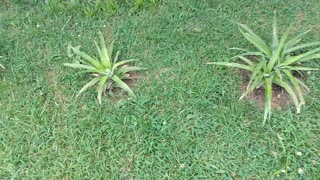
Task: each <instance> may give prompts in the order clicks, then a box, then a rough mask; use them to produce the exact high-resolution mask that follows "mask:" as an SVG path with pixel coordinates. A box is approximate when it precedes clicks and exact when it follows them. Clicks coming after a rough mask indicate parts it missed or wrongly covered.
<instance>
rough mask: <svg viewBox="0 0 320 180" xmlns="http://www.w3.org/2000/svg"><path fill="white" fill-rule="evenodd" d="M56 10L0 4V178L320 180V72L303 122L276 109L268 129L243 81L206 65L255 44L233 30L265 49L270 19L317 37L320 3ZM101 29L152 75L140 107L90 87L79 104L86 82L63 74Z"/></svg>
mask: <svg viewBox="0 0 320 180" xmlns="http://www.w3.org/2000/svg"><path fill="white" fill-rule="evenodd" d="M66 2H69V1H66ZM92 2H93V1H92ZM153 2H155V3H154V4H153ZM56 3H57V4H55V5H56V6H57V7H58V8H61V9H59V11H55V10H53V9H52V8H50V7H49V5H48V4H45V3H40V1H35V0H33V1H32V0H30V1H27V0H25V1H17V0H15V1H8V0H5V1H4V3H2V4H1V6H0V56H3V58H1V59H0V63H1V64H2V65H4V66H5V67H6V69H5V70H0V71H1V72H0V80H1V81H0V82H1V83H0V132H1V133H0V178H1V179H9V178H12V179H22V178H27V179H46V178H49V179H80V178H81V179H99V178H100V179H105V178H107V179H121V178H122V179H267V178H272V177H275V178H279V179H290V178H292V179H318V178H319V177H320V165H319V164H320V157H319V156H320V141H319V140H320V131H319V129H320V121H319V119H320V115H319V109H320V100H319V97H320V90H319V88H318V87H320V82H319V81H318V79H319V77H320V75H319V72H315V73H313V74H311V75H310V76H309V77H308V79H307V80H306V84H307V85H308V86H309V88H310V89H311V93H309V94H308V95H306V103H307V105H306V107H304V108H303V109H302V112H301V114H299V115H296V114H294V112H295V111H294V107H288V108H287V109H283V110H282V111H280V110H278V111H274V113H273V118H272V119H271V121H268V122H267V123H266V125H265V126H261V122H262V116H263V109H259V108H257V107H256V106H255V105H254V104H252V103H247V102H243V101H238V98H239V96H240V94H241V92H240V91H239V87H240V85H241V78H240V77H239V75H238V74H237V72H235V71H233V70H230V69H227V68H221V67H219V68H215V67H212V66H208V65H206V64H205V63H206V62H208V61H221V60H224V59H226V58H229V57H231V56H232V55H234V54H233V53H234V52H232V51H229V50H228V48H231V47H245V46H249V44H248V43H247V42H246V41H245V40H244V39H243V37H242V35H241V34H240V33H239V32H238V29H237V27H236V25H234V24H233V23H232V22H231V21H237V22H241V23H245V24H247V25H249V26H250V27H252V28H253V30H254V31H255V32H257V33H258V34H259V35H260V34H261V35H262V36H265V37H263V39H270V38H269V37H268V36H269V34H270V32H271V31H272V30H271V28H270V27H271V24H272V17H273V10H276V11H277V13H278V16H279V17H278V19H279V29H280V31H281V30H282V31H283V30H284V29H285V28H286V25H288V24H290V23H291V22H297V23H296V25H295V31H296V32H303V31H305V30H307V29H310V28H311V29H312V30H313V31H312V32H311V33H310V34H309V35H308V36H307V37H308V38H309V39H308V40H314V39H319V38H320V35H319V33H318V32H319V30H320V24H319V22H320V17H319V16H318V13H319V10H320V3H319V2H318V1H308V2H303V1H298V0H294V1H290V2H285V1H277V0H271V1H247V0H238V1H221V0H215V1H212V0H201V2H199V0H182V1H171V0H162V1H145V4H142V5H140V6H139V7H136V6H135V5H134V4H132V3H130V1H125V0H123V1H118V4H117V6H115V10H114V11H112V13H110V12H108V10H106V9H102V10H101V9H100V10H98V11H97V12H96V11H95V9H94V6H92V5H86V4H84V5H81V6H71V7H69V8H71V9H67V10H66V9H64V8H63V7H64V6H62V5H63V4H61V2H59V1H56ZM121 3H122V4H121ZM83 8H88V9H89V10H92V12H94V13H93V14H86V13H85V12H84V11H83ZM106 8H107V7H106ZM101 11H102V12H101ZM263 29H265V31H262V30H263ZM98 31H102V32H103V33H104V35H105V36H106V37H109V38H111V37H112V38H115V39H116V43H115V51H116V50H120V51H121V54H122V57H124V58H127V57H130V58H138V59H140V61H139V62H138V63H137V64H136V65H138V66H141V67H147V68H148V70H147V71H143V72H141V73H140V76H141V78H140V80H139V81H138V83H137V85H136V86H135V87H134V88H133V90H134V92H135V93H136V94H137V95H138V97H139V98H138V100H136V101H130V100H127V96H126V95H120V97H121V100H119V101H117V102H113V101H112V100H109V99H108V98H106V97H105V98H103V102H102V105H101V106H99V105H98V103H97V100H96V97H95V96H96V92H95V90H94V89H93V88H92V89H90V90H88V91H86V92H85V93H83V94H82V95H81V96H80V97H79V98H78V99H75V95H76V93H77V92H78V90H79V89H80V88H81V87H82V86H83V85H84V84H85V83H86V82H87V81H88V80H89V76H88V75H83V74H77V73H76V70H74V69H70V68H66V67H64V66H63V65H62V63H65V62H70V59H68V58H67V46H68V45H69V44H72V45H77V44H81V45H82V49H83V50H84V51H86V52H88V53H89V54H94V53H95V47H94V46H92V45H93V40H96V37H97V32H98ZM319 65H320V64H319V61H314V64H313V66H316V67H319ZM297 152H301V153H302V156H297V155H296V153H297ZM298 168H302V169H303V171H304V173H303V174H302V175H300V174H298V171H297V170H298ZM286 169H287V170H288V171H287V173H279V176H278V172H279V171H281V170H286Z"/></svg>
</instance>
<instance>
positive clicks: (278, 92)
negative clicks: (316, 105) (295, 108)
mask: <svg viewBox="0 0 320 180" xmlns="http://www.w3.org/2000/svg"><path fill="white" fill-rule="evenodd" d="M240 75H241V76H242V77H243V78H244V83H242V84H241V87H240V89H241V93H243V92H244V91H245V90H246V88H247V86H248V83H249V75H248V72H246V71H240ZM296 77H297V75H296ZM299 78H300V79H302V80H303V79H304V78H302V77H299ZM301 89H302V91H303V93H304V94H305V93H306V92H307V91H306V90H305V89H303V87H301ZM264 98H265V89H264V87H260V88H257V89H255V90H253V91H252V92H250V93H249V94H248V95H247V96H246V97H245V98H244V99H245V100H247V101H253V102H254V103H255V104H257V105H258V106H259V107H264V102H265V101H264ZM292 103H293V102H292V100H291V97H290V95H289V94H288V93H287V92H286V91H285V90H284V89H283V88H282V87H280V86H278V85H275V84H273V85H272V101H271V106H272V108H273V109H276V108H278V107H281V108H285V107H286V106H287V105H291V104H292Z"/></svg>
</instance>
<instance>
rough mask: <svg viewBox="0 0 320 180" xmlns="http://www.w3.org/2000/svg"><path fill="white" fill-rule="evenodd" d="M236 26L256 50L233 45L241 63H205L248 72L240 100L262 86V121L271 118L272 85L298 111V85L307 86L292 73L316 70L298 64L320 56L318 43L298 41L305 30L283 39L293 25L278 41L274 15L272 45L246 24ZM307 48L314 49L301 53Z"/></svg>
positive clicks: (299, 97)
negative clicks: (286, 94) (281, 92)
mask: <svg viewBox="0 0 320 180" xmlns="http://www.w3.org/2000/svg"><path fill="white" fill-rule="evenodd" d="M238 25H239V29H240V32H241V33H242V35H243V36H244V37H245V38H246V39H247V40H248V41H249V42H251V43H252V44H253V45H254V46H255V47H256V48H257V50H258V51H249V50H247V49H240V48H234V49H236V50H240V51H243V52H244V53H242V54H240V55H237V56H235V57H234V58H239V59H241V60H242V61H243V62H244V63H245V64H239V63H229V62H212V63H208V64H215V65H223V66H230V67H235V68H240V69H245V70H248V71H251V72H252V74H251V76H250V81H249V83H248V85H247V88H246V91H245V92H244V93H243V94H242V95H241V97H240V99H242V98H243V97H245V96H246V95H247V94H248V93H250V92H252V91H253V90H254V89H257V88H259V87H261V86H264V89H265V93H264V94H265V99H264V101H265V112H264V120H263V124H264V123H265V121H266V120H267V119H270V118H271V109H272V108H271V106H272V105H271V102H272V89H273V85H274V84H276V85H278V86H280V87H282V88H283V89H284V90H285V91H286V92H287V93H288V94H289V95H290V97H291V99H292V101H293V103H294V105H295V106H296V109H297V113H300V108H301V106H302V105H305V101H304V98H303V92H302V89H301V86H303V87H304V88H305V89H307V90H308V87H307V86H306V85H305V84H304V83H303V82H302V81H301V80H300V79H299V78H297V77H295V76H294V73H296V72H298V73H300V71H312V70H318V68H312V67H305V66H302V65H301V63H302V62H308V61H311V60H315V59H319V58H320V53H319V52H320V48H319V45H320V42H311V43H306V44H299V42H301V37H302V36H304V35H305V34H307V33H308V31H307V32H304V33H301V34H299V35H298V36H296V37H294V38H292V39H290V40H287V38H288V35H289V33H290V30H292V28H293V25H291V26H290V27H289V28H287V30H286V31H285V33H284V34H283V36H282V37H281V38H280V40H279V38H278V27H277V20H276V15H274V20H273V26H272V27H273V33H272V45H271V46H270V47H269V46H267V44H266V42H265V41H263V40H262V39H261V38H260V37H259V36H258V35H256V34H255V33H254V32H253V31H252V30H251V29H249V28H248V27H247V26H246V25H243V24H240V23H238ZM309 47H316V48H314V49H311V50H308V51H307V52H302V53H301V51H302V50H305V48H309ZM248 56H251V57H252V56H253V57H254V58H253V59H250V58H248ZM300 74H301V73H300Z"/></svg>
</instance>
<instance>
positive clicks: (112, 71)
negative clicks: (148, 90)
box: [63, 32, 144, 104]
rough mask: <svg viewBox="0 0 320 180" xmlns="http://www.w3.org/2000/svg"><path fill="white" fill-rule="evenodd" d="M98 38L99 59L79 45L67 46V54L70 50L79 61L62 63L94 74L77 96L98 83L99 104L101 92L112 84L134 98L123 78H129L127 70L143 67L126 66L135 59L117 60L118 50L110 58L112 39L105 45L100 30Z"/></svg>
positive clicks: (136, 69)
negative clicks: (81, 48) (82, 49)
mask: <svg viewBox="0 0 320 180" xmlns="http://www.w3.org/2000/svg"><path fill="white" fill-rule="evenodd" d="M99 38H100V46H99V45H98V44H97V42H94V43H95V45H96V48H97V51H98V54H99V59H97V58H94V57H91V56H89V55H88V54H86V53H85V52H82V51H80V50H79V49H80V46H77V47H72V46H69V47H68V50H69V54H70V52H71V54H72V53H74V54H75V55H77V56H78V57H80V59H79V63H64V64H63V65H65V66H68V67H72V68H79V69H84V71H82V72H85V73H91V74H93V75H94V76H95V77H94V78H93V79H92V80H91V81H90V82H88V83H87V84H86V85H84V86H83V88H82V89H81V90H80V91H79V93H78V94H77V97H78V96H79V95H80V94H81V93H82V92H83V91H85V90H87V89H88V88H89V87H91V86H94V85H95V84H98V88H97V91H98V92H97V93H98V95H97V98H98V102H99V104H101V97H102V94H103V92H105V91H106V89H107V88H110V87H111V86H113V85H114V86H117V87H119V88H122V89H124V90H125V91H126V92H128V94H129V95H130V96H131V97H132V98H134V99H135V98H136V95H135V94H134V93H133V91H132V90H131V88H130V87H129V86H128V85H127V84H126V83H125V82H124V81H123V80H124V79H130V74H129V72H131V71H138V70H142V69H144V68H141V67H137V66H127V64H128V63H130V62H132V61H136V60H137V59H129V60H121V61H119V60H118V57H119V51H118V52H117V53H116V55H115V57H114V58H112V51H113V43H114V41H112V42H111V43H110V44H109V45H108V47H107V46H106V44H105V40H104V37H103V35H102V33H101V32H99ZM71 54H70V55H71Z"/></svg>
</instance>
